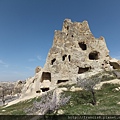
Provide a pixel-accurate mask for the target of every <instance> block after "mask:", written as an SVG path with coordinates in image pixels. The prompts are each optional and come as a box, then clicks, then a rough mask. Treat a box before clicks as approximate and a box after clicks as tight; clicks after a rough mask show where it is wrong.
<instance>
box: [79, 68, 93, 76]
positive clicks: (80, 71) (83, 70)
mask: <svg viewBox="0 0 120 120" xmlns="http://www.w3.org/2000/svg"><path fill="white" fill-rule="evenodd" d="M90 69H91V67H85V68H82V67H79V69H78V74H82V73H84V72H87V71H89V70H90Z"/></svg>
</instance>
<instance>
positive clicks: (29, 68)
mask: <svg viewBox="0 0 120 120" xmlns="http://www.w3.org/2000/svg"><path fill="white" fill-rule="evenodd" d="M25 68H26V69H28V70H32V71H33V70H34V68H31V67H25Z"/></svg>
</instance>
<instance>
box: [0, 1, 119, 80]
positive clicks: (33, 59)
mask: <svg viewBox="0 0 120 120" xmlns="http://www.w3.org/2000/svg"><path fill="white" fill-rule="evenodd" d="M119 12H120V0H0V81H16V80H25V79H26V78H28V77H30V76H33V75H34V69H35V68H36V66H42V67H43V66H44V63H45V60H46V57H47V53H48V51H49V49H50V48H51V46H52V42H53V37H54V31H55V30H61V29H62V24H63V21H64V19H65V18H69V19H71V20H72V21H78V22H82V21H83V20H87V21H88V23H89V26H90V29H91V31H92V33H93V34H94V36H95V37H96V38H98V37H100V36H104V37H105V40H106V43H107V46H108V49H109V50H110V55H111V56H112V57H115V58H118V59H120V47H119V46H120V13H119Z"/></svg>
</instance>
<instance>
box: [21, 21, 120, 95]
mask: <svg viewBox="0 0 120 120" xmlns="http://www.w3.org/2000/svg"><path fill="white" fill-rule="evenodd" d="M117 63H118V62H117ZM115 66H116V65H115V64H113V62H112V58H111V57H110V56H109V50H108V48H107V46H106V42H105V39H104V38H103V37H100V38H95V37H94V36H93V34H92V33H91V31H90V29H89V25H88V22H87V21H83V22H72V21H71V20H70V19H65V20H64V22H63V27H62V31H59V30H56V31H55V35H54V40H53V45H52V48H51V49H50V51H49V53H48V56H47V59H46V63H45V65H44V67H43V68H41V67H37V68H36V69H35V76H34V77H32V78H29V79H28V80H26V84H25V85H24V88H23V90H22V97H24V96H26V95H31V94H39V93H41V94H42V92H45V91H48V90H51V89H53V88H55V87H56V86H57V85H58V84H60V83H69V82H76V78H77V77H78V76H79V77H81V78H84V77H86V76H90V75H91V74H94V73H98V72H99V71H102V70H111V69H116V68H117V69H118V68H119V65H118V64H117V67H115ZM89 71H90V74H89V75H87V74H85V73H88V72H89ZM93 71H94V72H93ZM96 71H97V72H96Z"/></svg>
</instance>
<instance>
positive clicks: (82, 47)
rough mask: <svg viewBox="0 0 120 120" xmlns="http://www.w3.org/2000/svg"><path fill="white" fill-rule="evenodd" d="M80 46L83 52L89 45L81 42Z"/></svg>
mask: <svg viewBox="0 0 120 120" xmlns="http://www.w3.org/2000/svg"><path fill="white" fill-rule="evenodd" d="M78 44H79V47H80V48H81V49H82V50H87V45H86V44H85V43H84V42H79V43H78Z"/></svg>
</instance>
